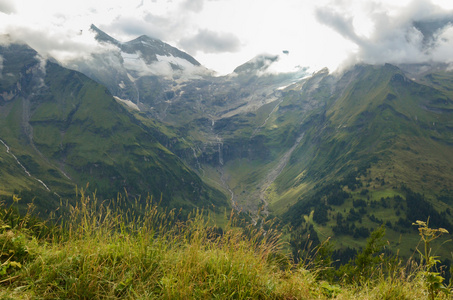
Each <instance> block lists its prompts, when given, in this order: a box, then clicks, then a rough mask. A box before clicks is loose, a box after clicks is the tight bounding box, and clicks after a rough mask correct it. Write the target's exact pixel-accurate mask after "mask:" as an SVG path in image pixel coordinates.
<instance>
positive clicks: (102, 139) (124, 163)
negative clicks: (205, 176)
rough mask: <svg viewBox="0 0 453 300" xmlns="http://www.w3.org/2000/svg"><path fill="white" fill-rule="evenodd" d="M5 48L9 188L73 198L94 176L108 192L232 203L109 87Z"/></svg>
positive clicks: (5, 183)
mask: <svg viewBox="0 0 453 300" xmlns="http://www.w3.org/2000/svg"><path fill="white" fill-rule="evenodd" d="M1 54H2V56H3V57H4V67H3V73H4V74H6V76H4V77H6V78H7V79H8V81H3V80H2V81H1V82H2V86H1V87H2V90H0V93H3V94H4V95H5V94H7V95H8V94H9V95H11V97H10V99H9V98H8V99H5V98H3V99H2V101H1V102H0V114H1V116H2V117H1V118H0V126H1V128H2V131H1V134H0V138H1V139H2V140H3V141H4V143H5V144H6V145H7V146H8V147H9V148H10V153H6V151H4V150H6V146H5V148H4V149H2V151H1V158H2V161H1V162H2V163H3V164H4V165H5V166H7V168H9V169H7V168H6V167H5V168H2V171H1V172H2V174H1V175H2V185H1V187H0V190H1V191H2V193H6V194H8V193H12V192H13V191H14V190H16V191H17V190H22V189H41V190H42V189H44V190H47V191H48V192H50V194H57V195H58V196H61V197H70V196H71V195H74V191H75V190H74V188H75V186H76V185H79V186H85V185H86V184H87V183H89V186H90V189H91V190H93V191H95V190H96V191H97V193H98V195H99V196H101V197H103V198H107V197H109V198H111V197H115V196H116V194H117V193H118V192H121V193H124V192H127V193H128V194H129V195H130V196H131V199H133V198H139V197H140V195H142V196H143V197H146V196H148V195H153V196H154V197H155V198H156V199H160V198H161V197H162V199H163V201H164V203H166V205H170V206H176V207H186V208H188V209H191V208H193V207H195V206H196V207H198V206H210V205H212V204H214V205H219V206H224V205H227V203H226V198H225V196H224V195H223V194H222V193H220V192H218V191H216V190H215V189H213V188H211V187H209V186H208V185H206V184H205V183H203V182H202V180H201V179H200V178H199V177H198V176H197V175H196V174H195V173H194V172H193V171H191V170H190V169H189V168H188V167H187V166H186V165H185V164H184V163H183V162H182V160H181V159H179V158H178V157H177V156H176V155H174V154H173V153H172V152H170V151H169V150H168V149H167V148H165V147H164V146H162V144H160V143H159V142H158V141H157V139H156V138H155V137H154V135H153V131H152V130H151V129H150V127H147V126H144V125H143V124H142V123H140V122H139V121H137V120H136V119H135V118H134V117H133V116H132V115H131V114H129V113H128V112H127V110H126V109H125V108H123V106H122V105H120V104H118V103H117V102H116V101H115V100H114V99H113V97H112V96H111V94H110V93H109V92H108V91H107V90H106V89H105V88H104V87H103V86H101V85H99V84H97V83H95V82H94V81H92V80H90V79H89V78H87V77H86V76H84V75H83V74H81V73H78V72H75V71H70V70H68V69H65V68H63V67H60V66H59V65H58V64H56V63H52V62H49V61H48V62H47V64H46V65H45V68H44V67H43V65H42V63H43V62H41V61H40V60H39V59H38V58H36V53H35V52H33V51H32V50H30V49H29V48H28V47H26V46H17V45H12V46H10V47H3V48H1ZM10 57H12V58H14V59H10ZM20 58H22V59H21V60H20ZM18 61H20V62H18ZM18 66H20V67H18ZM10 74H11V75H10ZM11 78H13V79H14V80H15V81H13V80H12V79H11ZM161 134H162V135H164V133H161ZM12 155H15V156H16V158H17V162H15V161H13V160H14V158H13V157H12ZM19 163H20V164H21V165H22V166H23V167H24V168H21V166H20V165H19ZM24 170H26V171H27V172H28V174H30V176H28V174H27V173H26V172H25V171H24Z"/></svg>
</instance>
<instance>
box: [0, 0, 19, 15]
mask: <svg viewBox="0 0 453 300" xmlns="http://www.w3.org/2000/svg"><path fill="white" fill-rule="evenodd" d="M0 12H3V13H5V14H11V13H15V12H16V6H15V5H14V2H13V1H9V0H0Z"/></svg>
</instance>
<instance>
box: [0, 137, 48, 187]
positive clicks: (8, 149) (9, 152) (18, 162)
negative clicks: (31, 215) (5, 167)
mask: <svg viewBox="0 0 453 300" xmlns="http://www.w3.org/2000/svg"><path fill="white" fill-rule="evenodd" d="M0 142H1V143H2V144H3V145H4V146H5V147H6V153H8V154H10V155H11V156H12V157H13V158H14V159H15V160H16V162H17V164H18V165H19V166H20V167H21V168H22V170H24V172H25V173H26V174H27V175H28V177H31V178H33V179H34V180H36V181H38V182H39V183H40V184H41V185H42V186H43V187H44V188H45V189H46V190H48V191H49V192H50V189H49V187H48V186H47V185H46V184H45V183H44V182H43V181H42V180H41V179H39V178H36V177H34V176H32V175H31V174H30V172H28V170H27V169H26V168H25V167H24V165H23V164H21V162H20V161H19V159H17V157H16V155H14V153H12V152H11V150H10V148H9V146H8V145H7V144H6V143H5V142H4V141H3V140H2V139H0Z"/></svg>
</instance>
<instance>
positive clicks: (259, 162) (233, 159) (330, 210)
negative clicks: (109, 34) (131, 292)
mask: <svg viewBox="0 0 453 300" xmlns="http://www.w3.org/2000/svg"><path fill="white" fill-rule="evenodd" d="M100 35H101V33H100ZM141 38H144V37H141ZM128 43H131V42H128ZM279 59H280V58H279V56H273V55H260V56H257V57H255V58H253V59H251V60H250V61H248V62H246V63H244V64H243V65H241V66H239V67H237V68H236V69H235V71H234V72H233V73H232V74H230V75H227V76H222V77H213V76H212V75H211V74H209V73H205V74H203V75H202V76H200V77H198V78H195V77H192V78H185V79H184V81H181V79H180V78H177V79H175V78H174V79H173V80H170V81H165V80H164V79H163V77H162V76H160V77H159V78H155V81H153V82H154V83H153V84H146V85H140V86H137V88H138V91H139V92H140V94H141V95H143V97H141V101H142V102H141V106H139V107H140V111H135V112H133V113H134V114H135V116H136V118H137V119H138V120H140V121H141V122H144V123H146V122H150V121H149V120H154V121H153V122H155V124H161V125H159V126H165V127H166V128H172V130H173V131H172V132H173V133H174V135H173V138H172V139H171V140H168V139H166V138H165V137H160V138H159V141H160V142H161V143H162V144H163V145H165V146H166V147H168V148H169V149H170V150H171V151H173V152H174V153H175V154H176V155H178V156H179V157H180V158H181V159H183V160H184V161H185V162H186V163H187V164H189V165H190V166H191V167H192V169H193V170H194V171H195V172H197V173H198V174H199V175H200V176H201V177H202V178H204V179H205V180H207V181H209V182H211V183H212V184H214V185H216V186H217V187H219V188H221V189H223V191H224V193H225V194H227V195H228V194H229V195H230V197H231V199H232V203H233V205H234V207H236V208H237V209H242V210H245V211H250V212H252V214H253V215H254V216H255V221H257V222H258V221H259V219H260V218H261V217H262V216H263V215H268V214H272V215H274V216H277V217H279V218H281V219H282V221H283V222H287V223H289V224H291V226H292V227H293V228H296V230H295V233H294V234H293V238H292V244H293V246H294V248H297V246H295V245H296V244H297V242H295V241H294V239H297V237H298V239H300V236H301V235H305V236H306V235H307V234H308V233H310V234H311V236H312V237H313V236H319V237H320V238H319V239H322V238H321V237H324V238H325V237H327V236H336V237H337V238H338V239H339V244H338V245H337V246H338V247H339V248H343V249H344V248H347V247H353V248H357V247H360V246H362V245H363V243H364V241H365V238H366V237H367V236H368V234H369V233H370V231H372V230H373V228H375V227H376V226H378V225H379V224H381V223H386V224H387V226H388V227H389V229H388V232H389V235H390V236H391V237H392V240H393V241H396V240H398V236H399V235H400V234H401V233H402V232H408V234H407V236H409V237H410V238H412V239H415V238H417V232H416V231H415V230H412V229H411V224H412V222H415V221H416V220H417V219H423V220H426V219H427V218H428V216H431V220H432V221H431V222H433V223H432V224H433V225H436V226H441V227H445V228H452V227H451V226H452V225H451V224H453V219H452V217H451V216H450V210H449V207H450V205H451V204H452V198H451V196H450V195H451V189H452V188H451V186H450V184H449V183H450V182H452V179H453V178H452V176H453V171H452V170H453V157H452V154H451V153H453V151H452V137H453V135H452V130H451V129H452V124H451V121H450V120H451V119H452V118H451V117H452V116H451V113H452V100H451V99H452V98H453V95H452V93H451V84H452V81H451V80H452V78H453V73H452V72H450V71H448V65H442V64H437V65H401V66H394V65H389V64H386V65H377V66H371V65H356V66H353V67H351V68H350V69H349V70H347V71H345V72H343V73H338V74H330V73H329V71H328V70H327V69H324V70H321V71H319V72H317V73H315V74H308V73H307V71H306V69H301V70H300V71H299V72H292V73H275V72H270V71H269V69H270V67H271V66H273V65H274V64H276V63H278V61H279ZM115 84H116V85H118V81H116V82H115ZM111 92H112V93H113V94H114V95H115V92H114V91H113V90H111ZM117 96H118V97H119V95H117ZM416 207H422V209H418V208H416ZM434 219H436V221H434ZM309 228H312V229H309ZM452 229H453V228H452ZM302 239H304V238H302ZM403 252H404V253H405V254H408V253H409V249H403Z"/></svg>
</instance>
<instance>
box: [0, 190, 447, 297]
mask: <svg viewBox="0 0 453 300" xmlns="http://www.w3.org/2000/svg"><path fill="white" fill-rule="evenodd" d="M13 198H14V203H13V204H12V205H11V206H9V207H7V206H5V205H3V206H2V207H1V209H0V249H1V251H0V263H1V264H0V285H1V286H2V288H1V289H0V297H2V299H107V298H108V299H189V298H190V299H206V298H210V299H212V298H221V299H314V298H316V299H330V298H336V299H422V298H426V296H427V295H429V297H431V298H430V299H434V298H432V297H436V298H438V299H443V298H446V297H447V295H448V293H449V291H450V287H449V286H448V287H447V286H445V285H444V283H443V279H444V277H443V276H444V275H443V274H442V273H440V272H437V271H435V270H434V268H435V264H433V263H432V262H434V260H433V259H434V258H433V256H432V253H431V252H430V250H429V247H430V245H429V242H430V241H431V240H433V239H435V238H437V237H438V235H439V234H441V233H446V230H445V229H430V228H429V227H428V225H427V223H424V222H418V223H417V224H418V225H419V226H420V233H421V235H422V238H423V241H425V243H426V244H425V245H427V249H428V252H424V253H423V259H422V261H421V262H420V263H416V262H415V261H414V260H410V261H409V262H408V263H407V264H404V263H403V262H402V261H401V260H400V259H399V258H398V257H392V256H389V255H388V254H386V253H385V249H384V245H385V244H386V243H385V241H384V234H385V228H384V227H383V226H382V227H380V228H379V229H377V230H376V231H374V232H373V233H371V235H370V238H369V240H368V242H367V245H366V247H365V248H364V249H363V250H362V251H360V252H359V253H358V254H357V255H356V257H355V258H354V259H352V260H351V261H350V262H349V263H347V264H345V265H343V266H341V267H339V268H334V267H333V266H332V259H331V258H332V256H331V255H332V249H331V247H330V246H329V242H328V241H327V242H324V243H322V244H320V246H319V247H316V248H312V250H310V249H308V248H307V249H305V251H304V252H303V253H300V254H301V256H300V258H302V259H300V260H299V262H298V263H295V261H294V257H293V256H292V255H290V254H288V253H287V247H286V246H287V245H286V244H285V243H284V242H283V241H282V239H281V235H280V233H279V231H278V230H276V229H273V226H272V223H271V222H265V223H263V224H262V226H258V227H257V226H253V225H247V224H246V223H245V222H244V221H241V219H240V218H239V217H238V215H236V214H234V213H231V214H229V215H226V216H225V218H226V219H227V220H228V222H227V223H226V225H225V226H224V228H223V229H221V228H219V227H217V226H215V224H214V223H213V221H212V220H211V219H210V217H209V214H207V213H205V212H204V211H200V210H198V211H194V213H193V214H192V215H191V216H189V217H188V218H187V219H186V220H184V221H180V220H178V219H179V218H178V212H177V211H175V210H165V209H162V208H161V207H160V206H159V205H156V204H153V203H152V199H148V201H147V204H146V205H145V206H143V207H136V209H137V210H136V209H133V208H132V209H127V210H122V209H120V207H122V204H121V203H123V202H124V199H122V198H121V197H119V198H118V199H117V200H116V201H111V202H109V203H106V202H104V203H97V200H96V197H95V195H91V196H89V195H86V194H85V192H84V191H83V190H81V191H80V196H79V201H78V202H77V203H76V204H75V205H74V206H71V205H67V206H65V207H62V209H63V208H65V209H64V210H65V211H66V213H65V214H64V216H63V217H61V218H58V219H55V218H54V219H52V218H51V219H49V220H48V221H47V222H41V221H39V220H38V219H36V218H34V217H33V216H32V210H33V207H32V205H30V206H29V211H28V212H27V213H26V214H25V215H23V216H20V215H19V214H17V212H16V211H15V207H16V206H17V204H18V202H20V201H21V199H20V198H18V197H16V196H14V197H13ZM136 205H138V206H139V204H138V203H137V204H136ZM138 209H139V210H138ZM136 211H142V212H143V213H141V214H138V213H136ZM431 233H433V235H430V234H431ZM431 275H432V276H434V279H432V276H431ZM430 276H431V277H430ZM443 292H445V293H443Z"/></svg>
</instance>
